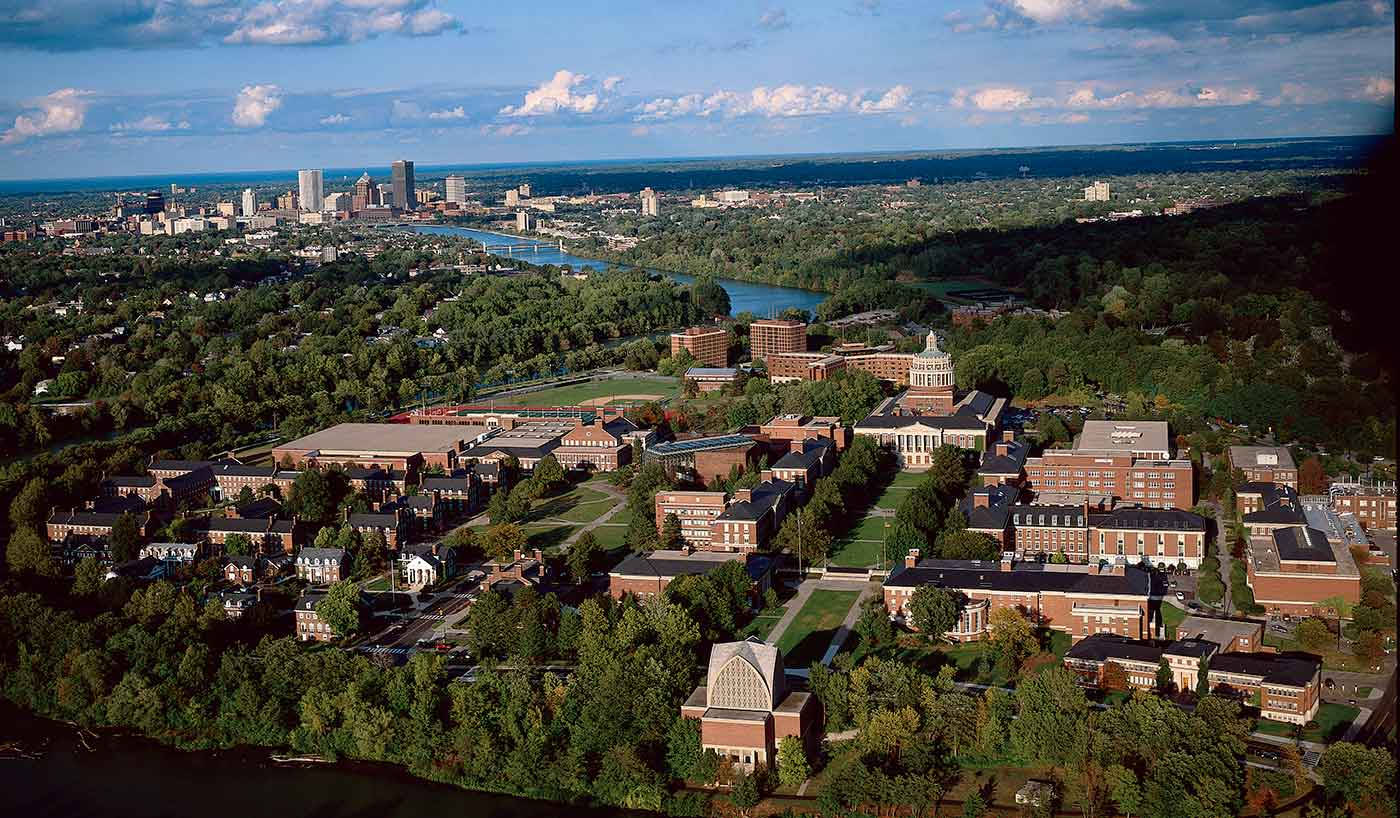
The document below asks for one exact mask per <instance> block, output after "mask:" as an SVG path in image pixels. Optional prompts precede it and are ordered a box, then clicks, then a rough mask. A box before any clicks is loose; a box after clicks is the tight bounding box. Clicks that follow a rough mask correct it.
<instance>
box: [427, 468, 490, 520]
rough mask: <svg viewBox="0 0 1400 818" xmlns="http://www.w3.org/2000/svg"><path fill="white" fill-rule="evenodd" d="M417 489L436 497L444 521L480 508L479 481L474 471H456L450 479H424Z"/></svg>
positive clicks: (480, 492) (480, 491)
mask: <svg viewBox="0 0 1400 818" xmlns="http://www.w3.org/2000/svg"><path fill="white" fill-rule="evenodd" d="M419 489H420V490H421V491H424V492H427V493H429V494H432V495H434V496H436V497H437V499H438V504H439V505H440V506H441V507H442V512H443V517H444V519H452V518H456V517H460V516H462V515H464V514H470V513H472V512H474V511H475V510H476V509H478V508H480V506H481V497H482V494H483V492H482V486H481V479H480V478H479V477H478V476H477V474H476V472H474V471H468V470H458V471H457V472H456V473H454V474H453V475H452V476H451V477H424V478H423V482H422V483H421V484H420V486H419Z"/></svg>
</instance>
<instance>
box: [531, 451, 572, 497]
mask: <svg viewBox="0 0 1400 818" xmlns="http://www.w3.org/2000/svg"><path fill="white" fill-rule="evenodd" d="M564 478H565V474H564V467H563V466H561V465H559V461H558V459H556V458H555V457H554V455H552V454H547V455H545V456H544V457H541V458H540V461H539V462H538V463H536V464H535V473H534V476H533V478H532V479H534V480H535V481H537V482H538V483H539V484H540V488H542V489H543V490H544V491H546V492H548V491H549V490H550V489H552V488H554V487H555V486H557V485H559V484H561V483H563V482H564Z"/></svg>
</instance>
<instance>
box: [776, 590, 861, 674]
mask: <svg viewBox="0 0 1400 818" xmlns="http://www.w3.org/2000/svg"><path fill="white" fill-rule="evenodd" d="M859 597H860V591H828V590H825V589H818V590H816V591H813V592H812V595H811V596H810V597H808V598H807V604H805V605H803V606H802V610H800V611H798V612H797V616H796V617H794V618H793V620H792V624H790V625H788V627H787V630H786V631H783V637H782V638H781V639H779V640H778V649H779V650H781V651H782V652H783V656H784V657H785V658H784V662H785V663H786V664H787V666H788V667H807V666H808V665H810V664H811V663H812V662H815V661H818V660H820V659H821V658H822V656H823V655H824V654H825V653H826V649H827V647H828V646H830V645H831V639H832V637H833V636H835V635H836V629H837V628H838V627H840V625H841V622H842V621H843V620H844V619H845V618H846V613H847V612H849V611H850V610H851V606H852V605H854V604H855V602H856V599H857V598H859Z"/></svg>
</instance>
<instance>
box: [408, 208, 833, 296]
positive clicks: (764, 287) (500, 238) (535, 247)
mask: <svg viewBox="0 0 1400 818" xmlns="http://www.w3.org/2000/svg"><path fill="white" fill-rule="evenodd" d="M411 229H412V230H415V231H417V232H419V233H427V234H433V235H440V236H441V235H446V236H465V237H466V238H469V239H475V240H476V241H479V242H482V243H483V244H488V245H489V244H512V245H517V246H518V245H521V244H528V245H530V248H531V249H528V250H523V251H521V250H516V251H514V252H513V254H511V255H506V254H504V253H502V254H499V255H500V256H501V258H518V259H520V260H521V261H528V262H530V263H531V264H558V265H566V264H567V265H569V266H571V267H573V268H574V269H576V270H605V269H607V267H608V263H607V262H605V261H598V260H597V259H591V258H582V257H581V256H575V255H571V254H569V253H561V252H560V251H559V243H558V242H557V241H556V242H555V243H553V244H550V243H549V242H544V241H536V240H534V239H528V238H524V237H521V236H509V235H506V234H504V233H492V232H489V231H486V230H474V229H472V228H470V227H443V226H427V225H415V226H414V227H412V228H411ZM646 269H647V270H648V271H649V272H652V273H656V274H657V275H664V276H670V277H671V278H674V279H675V280H677V281H679V282H681V283H682V284H689V283H690V282H692V281H694V280H695V276H691V275H686V274H685V273H672V272H667V271H665V270H656V269H652V268H646ZM716 281H718V282H719V284H720V286H722V287H724V290H725V292H727V293H729V305H730V310H731V312H733V313H734V314H736V315H737V314H738V313H741V312H751V313H753V314H754V315H757V316H759V317H763V316H766V315H776V314H778V313H780V312H782V311H783V310H785V309H788V308H789V307H796V308H797V309H799V310H806V311H807V312H808V313H813V314H815V313H816V311H817V305H818V304H820V303H822V302H823V301H825V300H826V297H827V294H826V293H819V292H814V291H812V290H799V289H797V288H795V287H778V286H775V285H773V284H759V283H756V282H752V281H735V280H734V279H730V278H720V279H716Z"/></svg>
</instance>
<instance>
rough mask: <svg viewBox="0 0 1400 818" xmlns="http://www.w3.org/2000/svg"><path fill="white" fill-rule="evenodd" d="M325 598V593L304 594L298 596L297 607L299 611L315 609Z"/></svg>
mask: <svg viewBox="0 0 1400 818" xmlns="http://www.w3.org/2000/svg"><path fill="white" fill-rule="evenodd" d="M325 598H326V595H325V594H314V593H313V594H302V595H301V596H299V597H297V605H296V608H297V610H298V611H314V610H316V606H317V605H319V604H321V600H323V599H325Z"/></svg>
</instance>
